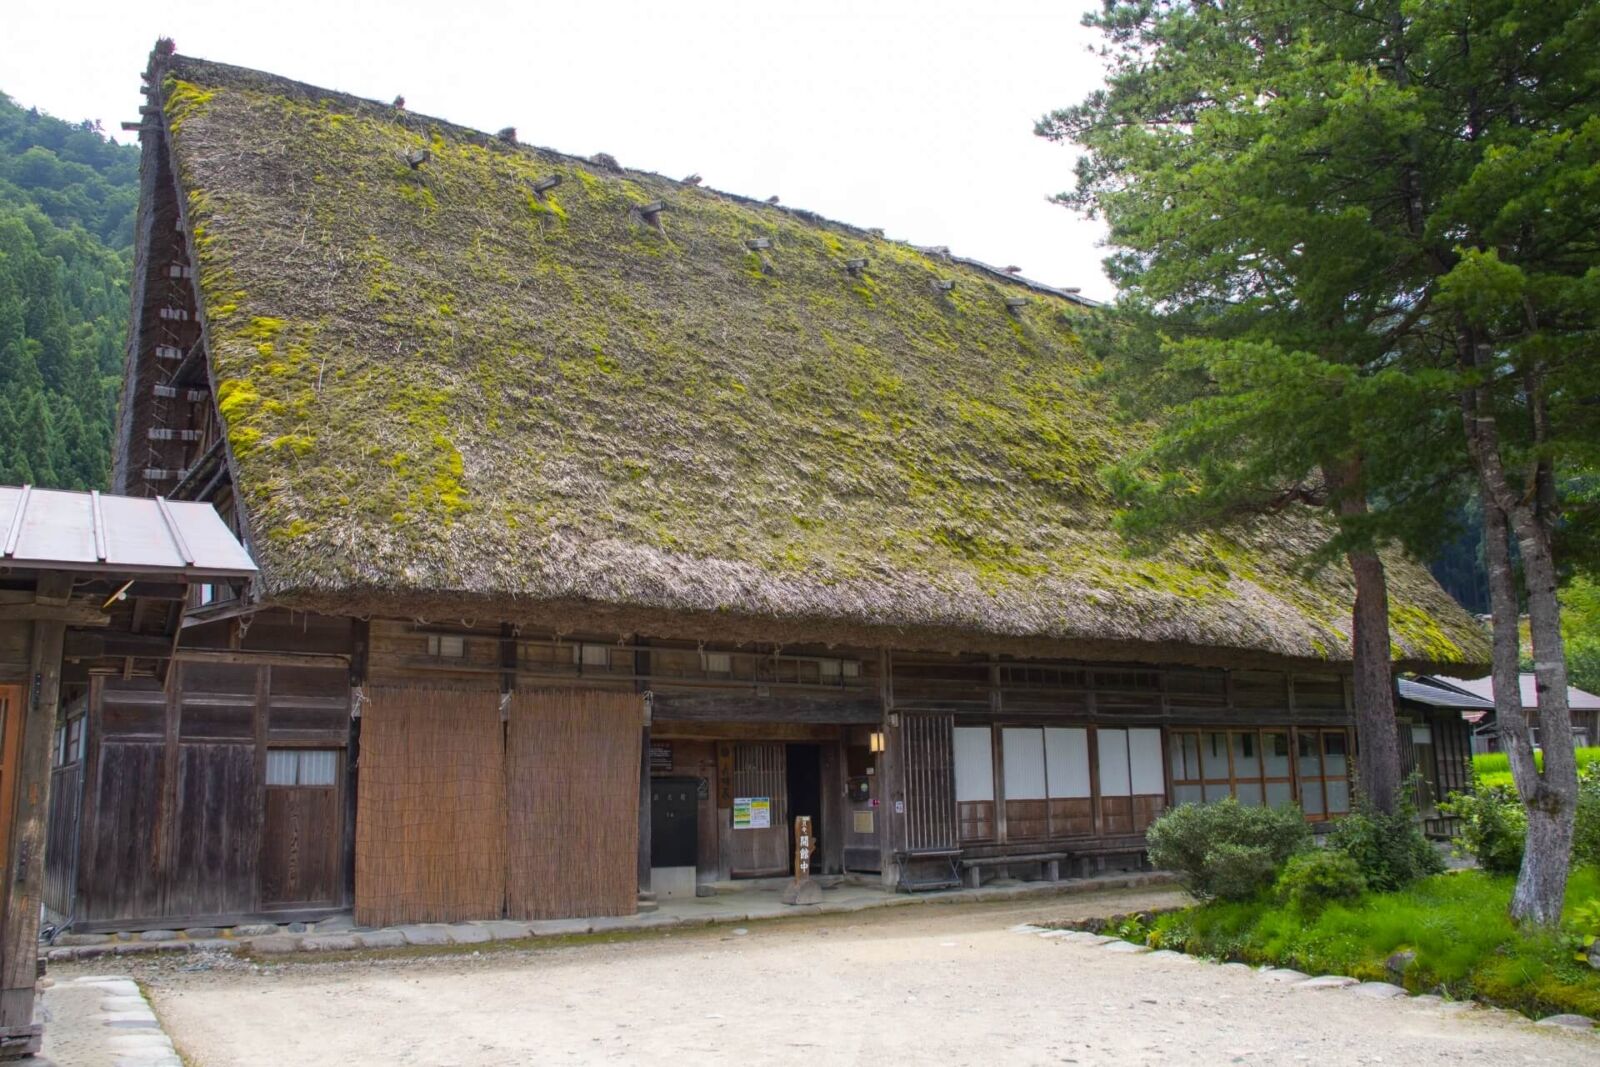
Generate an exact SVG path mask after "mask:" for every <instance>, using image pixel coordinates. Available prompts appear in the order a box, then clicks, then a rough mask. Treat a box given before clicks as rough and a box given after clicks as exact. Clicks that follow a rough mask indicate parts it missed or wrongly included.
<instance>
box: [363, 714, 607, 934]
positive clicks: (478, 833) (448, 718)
mask: <svg viewBox="0 0 1600 1067" xmlns="http://www.w3.org/2000/svg"><path fill="white" fill-rule="evenodd" d="M634 727H635V732H636V733H637V730H638V721H637V719H635V722H634ZM637 762H638V754H637V742H636V743H635V755H634V763H632V764H630V765H629V768H628V771H629V773H630V774H634V775H636V774H637V770H636V767H637ZM358 788H359V800H358V812H359V815H358V818H357V819H356V901H355V916H356V921H357V922H358V923H361V924H362V925H365V926H389V925H393V924H395V923H407V922H460V921H463V920H467V919H484V918H493V917H495V916H498V915H500V914H501V913H502V909H503V907H504V904H505V890H506V781H505V743H504V731H503V729H502V725H501V722H500V703H499V697H498V695H497V694H495V693H494V692H492V691H483V690H462V689H441V688H424V687H421V686H411V687H404V688H401V687H396V686H384V687H378V688H374V689H372V690H371V691H370V692H369V694H368V703H367V706H366V710H365V711H364V712H363V714H362V726H361V776H360V782H359V786H358ZM635 792H637V785H636V786H635ZM635 803H637V799H636V800H635ZM636 813H637V808H632V809H630V810H629V817H630V818H636V817H637V816H636ZM636 832H637V831H636ZM628 860H629V863H630V864H631V863H632V860H633V853H632V852H631V851H630V852H629V853H628ZM631 869H632V868H631V866H630V871H631ZM634 889H635V890H637V884H635V886H634Z"/></svg>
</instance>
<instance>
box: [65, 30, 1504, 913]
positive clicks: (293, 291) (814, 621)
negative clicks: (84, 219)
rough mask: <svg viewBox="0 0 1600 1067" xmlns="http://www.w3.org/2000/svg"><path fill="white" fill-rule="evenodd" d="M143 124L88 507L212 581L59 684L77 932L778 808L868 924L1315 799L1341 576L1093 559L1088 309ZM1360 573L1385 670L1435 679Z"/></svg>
mask: <svg viewBox="0 0 1600 1067" xmlns="http://www.w3.org/2000/svg"><path fill="white" fill-rule="evenodd" d="M146 92H147V94H148V97H149V101H150V102H149V105H148V106H147V107H146V108H145V115H144V118H143V120H142V121H141V123H140V124H139V133H140V137H141V141H142V143H143V147H144V164H143V172H142V173H143V183H144V184H143V193H142V201H141V214H140V222H139V227H138V234H139V244H138V251H137V262H136V278H135V285H134V315H133V328H132V331H131V336H130V344H129V358H128V366H127V376H126V380H125V383H124V390H123V406H122V422H121V428H120V435H121V436H120V446H119V456H118V463H117V475H116V477H117V481H118V485H119V487H120V488H121V489H123V490H124V491H126V492H129V493H133V494H152V495H153V494H158V493H159V494H163V495H167V496H171V497H175V498H181V499H193V500H205V501H209V502H211V503H213V504H214V505H215V506H216V507H217V509H218V510H219V512H220V513H221V514H222V515H223V516H224V518H225V520H227V521H228V522H229V523H230V524H231V525H232V527H233V529H235V530H236V531H237V532H238V534H239V535H240V537H241V539H242V540H243V541H244V542H245V543H246V545H247V546H248V547H249V548H250V550H251V552H252V554H253V556H254V558H255V559H256V562H257V563H258V565H259V566H260V569H261V573H260V576H259V578H258V579H257V580H255V581H254V582H252V583H251V584H250V585H249V586H248V587H247V588H244V589H242V590H240V591H239V592H238V595H234V594H233V593H232V592H231V591H229V590H225V589H220V588H219V589H214V590H213V589H205V588H202V589H201V590H199V591H198V592H197V593H196V594H195V596H194V597H193V599H192V601H191V603H190V604H189V606H188V610H187V612H186V614H185V618H184V625H183V627H182V630H181V633H180V635H179V637H178V639H177V640H176V641H174V642H172V643H171V644H170V645H168V646H166V647H159V646H158V645H157V644H156V643H155V642H154V641H150V640H147V639H143V638H139V639H137V640H136V639H135V637H134V636H133V635H130V636H129V637H128V638H127V639H126V642H125V643H124V644H123V645H122V646H119V650H120V651H121V652H123V653H126V660H125V662H124V664H123V668H122V669H121V670H118V671H116V672H110V671H107V672H105V673H102V674H97V675H96V677H95V681H94V686H93V689H92V691H91V693H90V694H89V697H88V699H87V700H86V702H85V706H84V713H85V715H86V716H87V718H86V719H85V724H84V726H83V728H82V731H81V736H82V737H83V738H84V741H83V743H82V746H81V747H82V755H81V758H80V766H79V770H78V771H77V772H75V773H77V774H78V775H79V777H80V782H81V791H80V794H79V796H80V805H81V815H80V818H79V826H80V827H81V831H80V834H79V845H78V847H77V848H76V849H75V850H74V849H69V850H68V852H69V853H71V854H72V856H73V857H74V859H73V862H74V863H75V864H76V869H75V871H73V872H71V873H70V874H68V873H65V872H64V873H63V874H62V876H61V878H60V879H58V881H57V883H56V884H58V885H59V886H60V892H59V893H58V894H57V896H56V898H55V899H54V900H53V901H52V906H53V907H55V908H56V909H57V910H58V911H60V912H62V913H63V914H72V915H74V916H75V919H74V923H75V925H76V926H77V927H79V928H89V929H96V928H98V929H108V928H119V929H129V928H137V927H138V926H140V925H152V924H153V925H169V924H175V923H176V922H178V921H179V920H180V919H181V920H183V921H186V922H190V923H201V924H204V925H217V924H222V923H229V922H238V921H242V920H244V919H245V918H247V917H260V918H268V919H273V918H276V919H282V918H284V917H288V916H307V915H314V914H320V913H324V912H326V911H329V910H336V909H343V908H352V909H354V912H355V915H356V918H357V920H358V921H359V922H363V923H369V924H378V923H389V922H400V921H422V920H456V919H465V918H490V917H495V916H500V915H505V916H511V917H527V918H545V917H555V916H572V915H595V914H626V913H629V912H631V911H632V910H633V909H634V908H635V906H636V902H637V899H638V894H639V892H640V891H641V890H645V891H652V892H656V893H660V894H666V895H672V894H677V893H686V892H687V893H692V892H694V890H695V886H696V884H697V883H704V882H713V881H724V880H731V879H740V878H759V877H767V876H776V875H782V874H787V873H788V872H789V870H790V862H791V860H790V857H791V855H792V849H791V847H790V846H791V841H790V838H789V829H788V827H789V826H791V825H792V820H793V819H794V818H795V817H797V816H801V815H809V816H811V817H812V818H813V822H814V825H815V826H816V828H817V834H818V838H819V842H818V847H819V852H820V868H821V870H822V871H824V872H829V873H832V872H840V873H843V872H859V873H862V874H865V875H868V876H870V877H877V878H880V879H882V880H883V881H884V882H885V883H886V884H889V885H898V886H901V887H904V888H909V889H915V888H920V887H925V886H934V885H945V884H953V883H955V882H957V881H959V880H961V879H963V878H964V879H966V880H968V881H973V880H978V879H982V878H985V877H991V876H993V875H995V874H998V873H1002V872H1009V873H1012V874H1015V875H1019V876H1027V877H1033V876H1051V875H1059V874H1061V873H1064V872H1067V871H1070V870H1075V869H1080V868H1082V867H1084V866H1091V867H1093V866H1098V865H1100V864H1102V863H1104V862H1108V861H1110V862H1116V861H1117V860H1118V859H1119V858H1124V859H1126V860H1128V861H1135V862H1136V861H1137V858H1138V854H1139V852H1140V850H1141V848H1142V842H1143V831H1144V829H1145V827H1147V826H1148V825H1149V822H1150V821H1151V820H1152V819H1153V818H1154V817H1155V816H1156V815H1157V814H1158V813H1159V812H1160V811H1161V810H1163V809H1164V808H1165V807H1166V806H1168V805H1170V804H1174V803H1181V802H1185V801H1189V800H1196V801H1204V800H1211V799H1216V798H1218V797H1221V796H1223V795H1234V796H1238V797H1239V798H1240V799H1241V800H1243V801H1245V802H1247V803H1272V804H1277V803H1297V804H1299V805H1300V806H1301V807H1302V808H1303V809H1304V810H1305V811H1306V813H1307V816H1308V817H1309V818H1312V819H1314V820H1318V821H1321V820H1325V819H1326V818H1328V817H1329V816H1332V815H1336V814H1338V813H1340V812H1342V811H1345V810H1348V806H1349V803H1350V795H1351V781H1350V779H1351V774H1352V768H1353V755H1354V751H1355V745H1356V739H1355V737H1354V734H1353V729H1352V721H1353V718H1352V710H1351V705H1350V696H1349V681H1348V675H1349V664H1348V659H1349V635H1348V629H1349V619H1350V600H1351V595H1352V594H1351V590H1352V584H1351V581H1350V579H1349V576H1348V575H1347V574H1344V573H1343V572H1342V571H1340V570H1339V569H1338V568H1328V569H1327V570H1326V571H1325V572H1324V574H1322V575H1321V576H1319V577H1318V578H1317V579H1315V580H1310V579H1307V578H1306V577H1305V576H1304V575H1303V574H1301V572H1300V570H1299V568H1298V566H1297V564H1298V561H1299V559H1300V558H1301V557H1303V555H1304V554H1305V552H1306V551H1308V550H1309V549H1310V548H1312V547H1314V545H1315V544H1316V543H1317V542H1318V541H1319V540H1320V538H1321V537H1322V534H1323V531H1322V529H1321V527H1320V526H1319V525H1318V524H1317V520H1316V519H1315V517H1314V516H1311V515H1308V514H1301V513H1298V512H1294V511H1292V510H1291V511H1290V512H1286V513H1284V514H1283V515H1280V516H1276V517H1275V518H1274V519H1273V520H1271V521H1270V522H1263V523H1260V524H1256V525H1251V526H1246V527H1241V528H1239V529H1237V530H1233V531H1229V532H1227V533H1226V534H1221V533H1219V534H1215V535H1205V536H1196V537H1191V538H1186V539H1181V540H1180V541H1178V542H1176V543H1174V544H1173V545H1172V546H1169V547H1167V548H1164V549H1163V550H1161V552H1159V553H1157V554H1155V555H1153V556H1144V555H1140V554H1139V553H1137V552H1135V551H1133V549H1132V546H1129V545H1126V544H1124V543H1123V542H1122V540H1121V538H1120V535H1119V534H1118V533H1117V532H1116V530H1115V527H1114V525H1113V522H1112V518H1113V513H1114V507H1113V503H1112V501H1111V499H1110V496H1109V493H1108V491H1107V490H1106V489H1105V487H1104V485H1103V484H1101V483H1100V481H1099V480H1098V479H1099V476H1098V474H1097V471H1098V470H1099V469H1100V468H1101V467H1102V466H1103V465H1104V463H1105V461H1106V460H1107V459H1108V458H1110V457H1112V456H1115V455H1117V454H1119V453H1120V452H1121V451H1122V450H1125V449H1128V448H1131V447H1136V445H1137V442H1138V440H1139V439H1140V433H1141V432H1142V431H1140V430H1139V429H1138V428H1137V427H1132V428H1130V427H1127V426H1124V425H1121V424H1119V423H1118V422H1117V421H1116V419H1115V418H1114V417H1113V416H1112V414H1111V413H1109V412H1108V411H1107V410H1106V408H1107V405H1105V404H1104V403H1102V402H1101V401H1100V399H1099V398H1097V397H1095V396H1094V394H1093V391H1092V386H1091V384H1090V382H1089V376H1090V374H1091V373H1092V370H1093V368H1092V366H1091V365H1090V363H1089V361H1088V360H1087V359H1086V358H1085V357H1084V356H1083V355H1082V352H1081V347H1080V345H1079V343H1078V339H1077V333H1076V329H1077V326H1076V324H1077V322H1078V320H1079V316H1081V315H1083V314H1085V313H1087V311H1088V306H1087V302H1086V301H1083V300H1081V299H1079V298H1078V297H1076V296H1075V295H1073V294H1071V293H1067V292H1063V291H1058V290H1054V289H1050V288H1048V287H1045V286H1041V285H1037V284H1035V283H1031V282H1028V281H1026V280H1024V279H1020V278H1017V277H1014V276H1012V275H1010V274H1008V273H1006V272H1004V271H999V270H993V269H990V268H987V267H985V266H983V265H982V264H977V263H973V262H971V261H966V260H962V259H959V258H958V257H953V256H951V255H950V254H949V253H948V251H947V250H943V249H918V248H913V247H911V246H908V245H904V244H900V243H897V242H893V241H888V240H885V239H884V238H883V237H882V236H881V235H879V234H877V233H875V232H872V231H863V230H856V229H853V228H850V227H846V226H842V225H839V224H835V223H831V222H828V221H826V220H822V219H820V218H817V217H816V216H813V215H810V214H808V213H805V212H801V211H796V210H792V209H786V208H779V207H776V206H772V205H766V204H757V203H754V202H751V201H747V200H744V199H742V198H739V197H734V196H730V195H728V194H721V193H716V192H714V191H712V190H709V189H706V188H704V187H701V186H698V185H684V184H680V183H677V182H673V181H670V180H667V179H663V178H661V177H659V176H656V175H652V174H648V173H644V172H638V171H626V170H623V169H621V168H619V167H617V166H616V164H615V162H614V160H611V159H610V157H596V159H594V160H580V159H574V158H572V157H569V156H563V155H561V154H559V153H555V152H550V151H546V150H542V149H534V148H530V147H527V146H524V145H521V144H518V143H515V138H514V137H509V136H506V137H501V136H494V137H491V136H486V135H484V134H481V133H477V132H475V131H471V130H466V129H463V128H461V127H456V126H452V125H450V124H448V123H443V122H440V121H439V120H435V119H430V118H427V117H425V116H419V115H414V114H411V113H409V112H406V111H403V110H401V109H398V108H395V107H392V106H388V105H381V104H377V103H373V102H371V101H364V100H358V99H356V98H353V97H349V96H345V95H342V94H339V93H334V92H329V91H325V90H321V89H316V88H314V87H310V86H305V85H300V84H297V83H293V82H288V81H286V80H283V79H280V78H276V77H274V76H271V75H268V74H264V73H261V72H258V71H250V70H243V69H240V68H235V67H227V66H223V65H221V64H215V63H210V62H206V61H202V60H197V59H191V58H188V57H182V56H177V55H174V54H172V53H171V51H170V49H169V48H164V47H158V48H157V50H156V52H155V53H154V54H153V55H152V60H151V67H150V70H149V71H148V72H147V76H146ZM1389 571H1390V578H1391V586H1392V590H1393V593H1394V597H1395V601H1396V604H1397V605H1398V607H1399V610H1398V611H1397V613H1396V618H1397V620H1398V624H1397V626H1396V632H1395V634H1394V643H1395V647H1396V648H1397V649H1398V650H1399V653H1398V656H1397V661H1398V662H1399V663H1400V664H1402V665H1412V666H1419V667H1420V666H1423V665H1428V666H1437V665H1463V664H1473V665H1475V664H1478V663H1480V662H1482V661H1483V660H1484V659H1486V653H1485V651H1484V647H1483V638H1482V636H1481V635H1480V634H1479V632H1478V630H1477V628H1476V626H1475V624H1474V623H1473V622H1472V620H1471V619H1470V618H1468V617H1467V616H1465V615H1464V614H1463V613H1462V612H1461V611H1460V609H1458V608H1457V607H1455V605H1454V604H1453V603H1452V602H1451V601H1450V600H1449V598H1448V596H1447V595H1445V594H1444V593H1443V592H1442V591H1441V590H1440V589H1439V588H1438V587H1437V585H1435V584H1434V583H1433V581H1432V580H1431V578H1429V577H1428V576H1427V574H1426V573H1425V572H1424V571H1423V570H1422V569H1421V568H1419V567H1417V566H1416V565H1415V564H1414V563H1412V562H1410V561H1408V560H1406V559H1404V558H1402V557H1399V556H1395V557H1394V558H1393V559H1392V560H1391V561H1390V563H1389ZM127 642H132V643H127ZM135 644H136V645H137V647H134V645H135ZM101 651H111V650H110V649H104V650H101ZM166 663H171V664H172V665H173V667H172V672H171V674H170V677H171V679H172V683H171V684H168V685H156V684H155V678H156V676H157V672H158V670H160V669H162V668H161V665H162V664H166ZM58 773H66V774H70V773H74V772H71V771H58ZM130 806H139V807H145V808H149V809H151V810H154V811H156V812H158V813H159V815H158V817H157V818H155V819H154V820H153V823H152V829H151V830H150V834H151V836H150V837H148V838H147V839H135V838H132V837H130V835H129V828H128V827H127V826H125V825H122V824H120V823H119V822H118V821H117V820H118V819H121V818H124V817H125V816H124V815H123V814H122V813H123V812H125V811H126V810H127V809H128V808H129V807H130ZM199 812H204V813H205V814H204V818H202V819H200V820H199V821H198V822H196V818H195V817H193V816H191V814H190V813H199ZM179 827H184V828H187V827H197V828H198V829H196V831H195V833H194V834H193V836H191V837H186V836H185V832H183V831H179V830H178V828H179Z"/></svg>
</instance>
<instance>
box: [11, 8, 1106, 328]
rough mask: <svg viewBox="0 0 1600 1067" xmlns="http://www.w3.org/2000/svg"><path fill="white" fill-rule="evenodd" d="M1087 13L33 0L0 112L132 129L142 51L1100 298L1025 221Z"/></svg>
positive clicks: (20, 17)
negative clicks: (650, 176) (520, 144)
mask: <svg viewBox="0 0 1600 1067" xmlns="http://www.w3.org/2000/svg"><path fill="white" fill-rule="evenodd" d="M1093 2H1095V0H1062V2H1054V3H1051V2H1044V0H989V2H985V0H978V2H970V0H969V2H966V3H958V2H951V0H916V2H901V0H858V2H855V3H849V2H843V3H841V2H836V0H810V2H805V3H796V2H780V0H773V2H768V3H761V2H760V0H679V2H675V3H663V2H656V3H649V4H646V3H642V2H634V0H563V2H560V3H552V2H548V0H524V2H521V3H517V2H498V0H430V2H427V3H415V2H412V0H384V2H381V3H371V2H364V0H317V2H307V0H276V2H273V3H259V2H257V0H229V2H205V0H168V2H166V3H163V4H157V5H150V4H135V3H128V2H127V0H90V2H81V0H80V2H74V0H55V2H53V3H52V2H48V0H34V2H26V0H22V2H18V3H15V4H11V5H8V7H9V10H8V11H7V12H6V15H5V17H4V34H5V38H6V39H5V41H4V48H3V51H0V55H3V58H0V90H3V91H4V92H6V93H8V94H10V95H11V96H12V98H14V99H15V100H17V101H18V102H19V103H21V104H23V105H24V106H37V107H39V108H40V109H41V110H44V111H48V112H50V113H51V114H53V115H56V116H57V117H59V118H63V119H68V120H72V121H77V120H78V119H82V118H91V119H100V120H102V121H103V122H104V123H105V126H106V129H107V130H108V131H110V132H112V133H113V135H115V136H117V137H118V138H119V139H125V138H127V137H131V136H132V135H131V134H123V133H122V132H121V131H120V129H119V123H120V122H121V121H122V120H124V119H133V118H136V117H137V116H138V107H139V105H140V103H142V100H143V98H142V97H140V95H139V93H138V88H139V77H138V75H139V72H140V71H141V70H143V69H144V64H145V58H146V55H147V53H148V52H149V50H150V46H151V44H152V43H153V42H154V41H155V39H156V37H157V36H159V35H168V36H171V37H173V38H174V39H175V40H176V41H177V44H178V50H179V51H180V52H182V53H184V54H186V55H193V56H203V57H205V58H207V59H215V60H219V61H222V62H226V63H236V64H240V65H243V66H248V67H257V68H260V69H263V70H269V71H272V72H274V73H277V74H282V75H286V76H288V77H291V78H295V79H298V80H300V81H306V82H310V83H312V84H314V85H319V86H324V87H327V88H332V89H340V90H344V91H346V92H352V93H356V94H358V95H361V96H366V97H372V98H375V99H379V100H389V99H392V98H393V97H394V96H395V94H397V93H401V94H404V95H405V98H406V106H407V108H408V109H410V110H412V111H416V112H421V113H423V114H427V115H433V116H437V117H440V118H444V119H449V120H451V121H453V122H458V123H462V124H464V125H468V126H473V127H476V128H478V129H482V130H491V131H492V130H497V129H499V128H500V127H502V126H508V125H509V126H515V127H516V128H517V131H518V135H519V136H520V137H521V139H522V140H523V141H525V142H527V143H530V144H536V145H540V146H543V147H547V148H554V149H558V150H560V151H563V152H569V153H574V154H578V155H591V154H593V153H595V152H599V151H605V152H610V153H611V154H612V155H614V156H616V157H617V159H618V160H620V161H621V162H622V164H623V165H624V166H629V167H637V168H641V169H644V170H653V171H659V172H661V173H663V174H666V175H669V176H671V177H682V176H684V175H686V174H689V173H691V172H698V173H700V174H702V175H704V177H705V182H706V184H707V185H709V186H712V187H713V188H717V189H724V190H728V191H731V192H736V193H742V194H744V195H746V196H753V197H757V198H765V197H767V196H771V195H773V194H777V195H778V196H780V197H782V199H783V202H784V203H785V204H789V205H793V206H796V207H803V208H808V209H810V210H812V211H817V212H820V213H821V214H823V215H826V216H828V217H830V218H834V219H839V220H841V221H844V222H849V223H853V224H855V225H857V226H864V227H865V226H881V227H883V228H884V230H885V231H886V232H887V233H888V235H889V236H891V237H897V238H902V239H905V240H910V241H914V242H916V243H918V244H925V245H927V244H945V245H949V246H950V247H951V249H952V251H954V252H955V253H956V254H958V255H966V256H972V257H974V258H977V259H981V260H984V261H986V262H989V263H992V264H994V265H996V266H1006V265H1008V264H1016V265H1019V266H1021V267H1022V268H1023V272H1024V273H1025V274H1026V275H1028V276H1029V277H1032V278H1035V279H1037V280H1039V281H1042V282H1046V283H1048V284H1051V285H1057V286H1081V287H1082V288H1083V291H1084V293H1085V294H1086V295H1088V296H1094V297H1101V298H1104V297H1107V296H1109V295H1110V294H1111V288H1110V285H1109V283H1108V282H1107V281H1106V280H1105V276H1104V274H1103V272H1102V271H1101V268H1100V260H1101V258H1102V256H1103V254H1104V253H1103V251H1102V250H1101V249H1100V248H1099V247H1098V242H1099V240H1100V238H1101V236H1102V231H1101V228H1100V227H1099V225H1098V224H1097V223H1092V222H1088V221H1085V220H1084V219H1082V218H1080V217H1078V216H1076V215H1074V214H1072V213H1071V212H1069V211H1067V210H1066V209H1065V208H1061V207H1057V206H1055V205H1053V204H1050V203H1047V202H1046V198H1047V197H1048V196H1049V195H1050V194H1051V193H1055V192H1059V191H1061V190H1062V189H1065V188H1067V187H1068V186H1069V185H1070V184H1071V181H1072V158H1073V156H1072V150H1071V149H1069V148H1065V147H1062V146H1058V145H1052V144H1049V143H1048V142H1046V141H1043V140H1041V139H1040V138H1038V137H1035V136H1034V135H1033V122H1034V120H1035V119H1036V118H1037V117H1038V116H1039V115H1041V114H1043V113H1044V112H1045V111H1047V110H1049V109H1051V108H1054V107H1061V106H1064V105H1067V104H1070V103H1074V102H1076V101H1078V100H1079V99H1080V98H1082V97H1083V96H1084V95H1085V94H1086V93H1087V92H1089V91H1090V90H1092V89H1093V88H1094V87H1095V85H1096V84H1097V83H1098V82H1099V80H1100V78H1101V73H1102V71H1101V67H1100V64H1099V61H1098V60H1097V59H1096V58H1094V57H1093V56H1092V55H1091V54H1090V53H1089V52H1088V46H1089V45H1090V44H1092V43H1093V39H1092V36H1091V35H1090V34H1089V33H1088V31H1086V30H1084V29H1083V28H1082V27H1080V26H1079V25H1078V22H1079V18H1080V17H1081V14H1082V11H1083V10H1084V8H1085V6H1086V5H1087V4H1089V3H1093Z"/></svg>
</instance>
